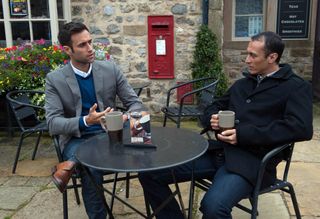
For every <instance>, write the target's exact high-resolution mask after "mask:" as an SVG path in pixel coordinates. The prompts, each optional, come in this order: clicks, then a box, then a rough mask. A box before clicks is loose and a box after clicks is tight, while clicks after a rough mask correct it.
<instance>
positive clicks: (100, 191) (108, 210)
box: [83, 166, 114, 219]
mask: <svg viewBox="0 0 320 219" xmlns="http://www.w3.org/2000/svg"><path fill="white" fill-rule="evenodd" d="M83 169H84V170H85V172H86V174H88V176H89V178H90V181H91V182H92V184H93V185H94V186H95V188H96V190H97V193H98V194H99V195H100V196H101V198H102V200H103V204H104V206H105V207H106V209H107V213H108V215H109V218H110V219H114V216H113V214H112V211H111V209H110V208H109V205H108V203H107V201H106V199H105V197H104V192H103V188H101V187H100V186H98V185H97V183H96V182H95V180H94V178H93V176H92V174H91V173H90V171H89V170H88V167H85V166H84V168H83Z"/></svg>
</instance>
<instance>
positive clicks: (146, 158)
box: [75, 127, 208, 218]
mask: <svg viewBox="0 0 320 219" xmlns="http://www.w3.org/2000/svg"><path fill="white" fill-rule="evenodd" d="M123 133H124V134H123V141H124V142H130V141H129V139H130V134H129V129H124V132H123ZM151 133H152V144H153V145H155V146H156V148H145V147H142V148H137V147H128V146H125V145H122V144H117V145H110V143H109V137H108V135H107V133H102V134H99V135H96V136H94V137H92V138H89V139H88V140H86V141H84V142H83V143H81V145H79V147H78V149H77V151H76V154H75V156H76V158H77V159H78V161H79V162H80V163H81V164H82V165H84V166H85V167H90V168H94V169H99V170H103V171H112V172H126V173H129V172H143V171H153V170H160V169H164V168H170V167H175V166H178V165H181V164H184V163H187V162H190V161H193V160H195V159H196V158H198V157H200V156H201V155H202V154H204V153H205V152H206V150H207V148H208V141H207V140H206V139H205V138H204V137H203V136H201V135H200V134H198V133H195V132H192V131H189V130H186V129H179V128H168V127H152V128H151ZM173 174H174V173H173ZM89 175H90V174H89ZM190 177H191V186H190V194H189V196H190V197H189V206H192V200H193V182H194V179H193V171H192V173H191V176H190ZM175 185H176V191H175V192H174V193H173V195H178V196H179V199H180V204H181V205H182V207H183V202H182V200H181V194H180V189H179V187H178V184H177V183H176V182H175ZM114 189H115V188H114ZM104 191H105V192H107V193H109V194H110V195H112V196H113V197H114V198H116V199H118V200H119V201H121V202H122V203H124V204H125V205H127V206H129V207H130V208H132V209H133V210H135V211H136V212H137V213H139V214H140V215H141V216H143V217H145V218H149V217H150V215H149V213H148V215H149V216H144V215H143V213H141V212H140V211H139V210H137V209H135V208H134V207H133V206H131V205H130V204H128V203H126V202H125V201H123V200H122V199H121V198H119V197H117V196H116V195H115V194H114V193H111V192H110V191H108V190H104ZM112 203H113V202H112ZM105 204H106V203H105ZM106 206H107V207H108V205H107V204H106ZM111 206H112V205H111ZM191 210H192V208H190V207H189V214H188V216H189V218H190V217H191V216H192V212H191ZM110 214H111V215H112V210H110ZM152 216H154V213H153V215H152ZM152 216H151V217H152ZM111 217H112V218H113V216H111Z"/></svg>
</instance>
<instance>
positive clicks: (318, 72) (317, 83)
mask: <svg viewBox="0 0 320 219" xmlns="http://www.w3.org/2000/svg"><path fill="white" fill-rule="evenodd" d="M312 89H313V95H314V97H315V99H317V100H320V1H318V6H317V19H316V33H315V42H314V54H313V72H312Z"/></svg>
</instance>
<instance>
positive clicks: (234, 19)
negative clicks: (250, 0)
mask: <svg viewBox="0 0 320 219" xmlns="http://www.w3.org/2000/svg"><path fill="white" fill-rule="evenodd" d="M262 2H263V6H262V7H263V8H262V31H263V30H265V23H266V20H265V19H266V5H267V4H266V1H265V0H263V1H262ZM250 15H252V16H260V15H261V14H250ZM245 16H248V15H245ZM235 22H236V0H232V25H231V26H232V37H231V39H232V41H248V40H250V37H235V28H236V27H235Z"/></svg>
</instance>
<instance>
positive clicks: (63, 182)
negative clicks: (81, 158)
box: [52, 161, 76, 193]
mask: <svg viewBox="0 0 320 219" xmlns="http://www.w3.org/2000/svg"><path fill="white" fill-rule="evenodd" d="M75 165H76V163H75V162H73V161H64V162H61V163H59V164H57V165H56V166H54V167H53V168H52V180H53V182H54V184H55V185H56V186H57V187H58V189H59V190H60V192H61V193H63V192H64V191H65V190H66V186H67V184H68V182H69V180H70V178H71V175H72V173H73V170H74V167H75Z"/></svg>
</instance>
